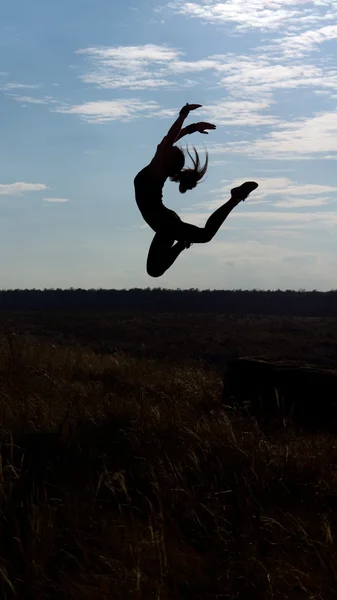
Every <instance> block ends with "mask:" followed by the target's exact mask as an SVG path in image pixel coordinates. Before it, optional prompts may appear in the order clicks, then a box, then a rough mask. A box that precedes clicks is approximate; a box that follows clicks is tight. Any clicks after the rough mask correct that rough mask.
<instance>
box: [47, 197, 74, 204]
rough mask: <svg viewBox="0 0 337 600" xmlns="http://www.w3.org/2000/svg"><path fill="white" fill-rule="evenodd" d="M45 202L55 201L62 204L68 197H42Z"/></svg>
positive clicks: (67, 200)
mask: <svg viewBox="0 0 337 600" xmlns="http://www.w3.org/2000/svg"><path fill="white" fill-rule="evenodd" d="M43 200H44V201H45V202H55V203H56V204H57V203H58V204H64V203H65V202H69V198H43Z"/></svg>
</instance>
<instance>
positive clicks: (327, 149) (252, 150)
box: [208, 112, 337, 160]
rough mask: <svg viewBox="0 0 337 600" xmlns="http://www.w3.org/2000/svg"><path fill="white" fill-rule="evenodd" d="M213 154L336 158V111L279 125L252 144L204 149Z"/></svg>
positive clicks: (257, 156) (217, 145) (287, 158)
mask: <svg viewBox="0 0 337 600" xmlns="http://www.w3.org/2000/svg"><path fill="white" fill-rule="evenodd" d="M208 151H209V152H210V153H213V154H227V153H241V154H246V155H248V156H251V157H254V158H263V159H264V160H269V159H272V160H275V159H278V160H294V159H313V158H321V159H337V112H325V113H321V114H317V115H315V116H314V117H309V118H306V119H298V120H294V121H292V122H284V123H279V125H277V126H276V127H275V130H274V131H272V132H271V133H269V134H267V135H266V136H265V137H263V138H260V139H257V140H255V141H252V140H251V139H250V140H246V141H241V142H228V143H227V144H226V145H225V146H224V145H222V144H213V145H210V146H209V147H208Z"/></svg>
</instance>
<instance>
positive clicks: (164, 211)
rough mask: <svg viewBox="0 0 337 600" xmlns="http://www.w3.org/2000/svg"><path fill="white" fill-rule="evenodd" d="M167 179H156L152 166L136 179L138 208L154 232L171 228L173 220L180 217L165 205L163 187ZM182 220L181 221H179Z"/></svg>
mask: <svg viewBox="0 0 337 600" xmlns="http://www.w3.org/2000/svg"><path fill="white" fill-rule="evenodd" d="M165 181H166V177H165V178H164V179H163V178H156V177H154V176H153V172H151V167H150V165H147V166H146V167H144V169H142V170H141V171H139V173H138V174H137V175H136V177H135V179H134V186H135V196H136V202H137V205H138V208H139V210H140V212H141V214H142V217H143V219H144V221H146V223H147V224H148V225H150V227H151V228H152V229H153V230H154V231H159V230H163V229H165V230H166V229H167V228H170V224H172V219H173V220H174V221H176V219H179V217H178V215H177V214H176V213H175V212H174V211H173V210H170V209H169V208H166V206H164V204H163V187H164V184H165ZM179 220H180V219H179Z"/></svg>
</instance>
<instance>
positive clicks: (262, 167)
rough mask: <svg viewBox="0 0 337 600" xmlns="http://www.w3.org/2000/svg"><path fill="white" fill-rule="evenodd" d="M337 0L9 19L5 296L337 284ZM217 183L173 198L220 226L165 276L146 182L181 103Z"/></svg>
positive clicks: (170, 192)
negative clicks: (140, 192) (233, 197)
mask: <svg viewBox="0 0 337 600" xmlns="http://www.w3.org/2000/svg"><path fill="white" fill-rule="evenodd" d="M336 23H337V4H336V2H335V0H317V1H308V0H298V1H297V2H294V1H292V0H265V1H263V0H228V1H227V2H226V1H224V2H217V1H213V0H198V1H195V2H193V1H192V2H185V1H184V0H177V1H174V0H173V1H171V2H168V3H166V2H165V0H163V1H162V2H158V0H149V1H145V0H137V2H136V1H135V0H130V1H126V2H120V3H119V2H117V1H114V2H111V0H95V1H94V0H58V2H46V1H45V0H31V1H30V2H29V3H27V2H25V1H24V0H11V2H7V3H5V5H4V7H3V8H2V15H1V23H0V73H1V74H0V110H1V115H2V126H1V146H0V159H1V160H0V217H1V218H0V236H1V245H2V254H3V257H4V258H3V261H2V268H1V288H2V289H6V288H24V287H28V288H34V287H36V288H44V287H54V288H56V287H63V288H67V287H70V286H73V287H84V288H91V287H94V288H97V287H102V288H132V287H148V286H150V287H157V286H161V287H170V288H177V287H180V288H190V287H199V288H200V289H203V288H211V289H214V288H216V289H224V288H225V289H226V288H245V289H249V288H261V289H275V288H276V289H277V288H280V289H287V288H292V289H299V288H304V289H314V288H315V289H321V290H327V289H332V288H336V287H337V285H336V274H337V236H336V233H337V175H336V165H337V163H336V159H337V112H336V99H337V25H336ZM186 102H191V103H194V102H195V103H200V104H202V105H203V108H202V109H200V110H199V111H198V112H196V113H194V114H192V115H191V119H190V121H195V120H209V121H211V122H214V123H215V124H216V125H217V130H216V131H215V132H210V135H209V136H207V137H206V136H201V135H198V134H195V135H194V136H193V138H192V137H190V138H189V139H188V141H189V143H194V144H195V145H196V146H197V148H198V149H200V151H201V153H202V152H203V148H204V147H205V146H206V147H207V149H208V151H209V154H210V166H209V170H208V174H207V179H206V181H205V182H203V183H202V184H201V185H200V186H198V188H197V189H196V190H193V191H192V192H189V193H187V194H185V195H181V194H179V191H178V188H177V186H176V185H175V184H173V183H170V182H168V183H167V184H166V186H165V188H164V202H165V203H166V205H167V206H169V207H170V208H173V209H174V210H176V211H177V212H178V213H179V214H180V216H182V217H183V218H184V219H185V220H188V221H190V222H192V223H195V224H200V225H203V224H204V222H205V221H206V220H207V218H208V216H209V214H210V213H211V212H212V210H214V209H215V208H216V207H218V206H220V204H221V203H223V202H225V201H226V200H227V199H228V197H229V190H230V188H231V187H233V185H235V184H237V183H242V182H243V181H245V180H249V179H254V180H256V181H258V182H259V185H260V187H259V189H258V190H257V191H256V192H254V193H253V194H252V196H251V197H250V198H249V199H248V200H247V201H246V202H245V203H242V204H240V205H239V206H238V207H237V208H236V210H235V211H234V212H233V213H232V214H231V215H230V216H229V218H228V220H227V221H226V223H225V224H224V226H223V227H222V229H221V230H220V231H219V233H218V234H217V236H216V238H214V240H213V241H212V242H210V243H209V244H205V245H197V244H195V245H193V246H192V247H191V248H190V249H189V250H187V251H185V252H184V253H182V254H181V255H180V257H179V258H178V260H177V262H176V263H175V264H174V265H173V266H172V268H171V269H170V270H169V271H168V272H167V273H166V274H165V275H164V276H163V277H162V278H160V279H151V278H150V277H149V276H148V275H147V274H146V270H145V263H146V255H147V251H148V247H149V245H150V242H151V239H152V237H153V232H152V230H150V228H148V227H147V226H145V225H144V223H143V222H142V218H141V215H140V213H139V212H138V209H137V205H136V203H135V200H134V191H133V179H134V176H135V175H136V173H137V172H138V171H139V170H140V169H141V168H142V167H143V166H145V165H146V164H147V163H148V162H149V161H150V160H151V157H152V155H153V153H154V151H155V148H156V145H157V143H158V142H159V141H160V139H161V138H162V137H163V135H165V133H166V131H167V129H168V128H169V127H170V125H171V122H172V121H173V120H174V119H175V118H176V115H177V113H178V111H179V110H180V108H181V106H182V105H183V104H185V103H186Z"/></svg>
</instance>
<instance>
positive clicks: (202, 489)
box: [0, 313, 337, 600]
mask: <svg viewBox="0 0 337 600" xmlns="http://www.w3.org/2000/svg"><path fill="white" fill-rule="evenodd" d="M1 327H2V331H3V332H4V336H3V339H2V340H1V342H0V426H1V434H0V435H1V437H0V441H1V483H0V494H1V505H0V507H1V512H0V597H1V598H4V600H7V599H20V600H21V599H23V600H33V599H34V600H40V599H42V598H52V599H54V598H55V599H59V598H60V599H61V598H62V599H66V600H68V599H69V600H82V599H83V600H89V599H93V600H96V599H97V600H108V599H109V600H110V599H111V598H123V599H124V598H125V599H130V600H133V599H135V600H136V599H137V600H138V599H139V600H140V599H142V600H143V599H144V600H145V599H146V600H147V599H150V598H154V599H158V600H159V599H160V600H180V599H184V600H185V599H186V600H189V599H191V600H192V599H193V600H206V599H212V600H215V599H222V598H223V599H225V598H228V599H231V600H232V599H236V598H237V599H246V598H247V600H248V599H250V600H254V599H259V600H264V599H268V600H269V599H270V600H281V599H282V600H286V599H291V600H292V599H294V600H297V599H303V600H308V599H312V600H313V599H315V600H318V599H319V600H329V599H330V598H336V597H337V551H336V545H335V544H336V534H337V441H336V439H335V438H334V437H332V436H329V435H327V434H325V433H324V432H322V433H321V434H320V435H315V436H313V435H309V434H307V433H306V432H305V431H303V432H301V433H296V434H291V433H290V432H289V430H287V431H285V430H282V429H280V430H275V431H273V432H269V433H268V435H267V434H266V433H263V432H261V431H260V430H259V429H258V427H257V425H256V424H255V422H254V421H253V420H250V419H246V420H242V419H240V418H239V417H238V416H237V417H236V416H235V415H231V416H229V415H227V414H226V412H225V411H224V410H223V407H222V406H221V403H220V400H219V398H220V396H221V387H222V381H221V370H222V365H223V364H224V362H225V361H226V360H227V359H228V358H232V357H233V356H236V355H243V354H244V355H248V354H254V353H264V354H265V353H270V354H273V355H279V356H289V357H296V358H302V359H303V358H306V359H308V360H311V361H316V362H320V363H323V362H326V363H328V364H330V365H332V364H336V358H335V356H336V344H337V342H336V340H337V336H336V332H337V324H336V321H334V320H332V319H331V320H326V321H324V320H323V319H281V318H275V319H272V318H268V319H263V318H262V317H261V318H257V317H254V318H248V317H247V318H246V319H245V318H243V317H242V318H239V317H230V316H227V317H226V316H221V315H213V316H210V315H209V316H207V315H204V316H200V317H198V316H196V315H184V316H183V317H182V318H181V320H179V318H177V316H176V315H175V316H170V315H157V316H155V315H149V316H147V317H144V316H142V317H137V316H130V315H124V316H123V315H113V316H109V315H103V316H97V315H96V316H95V315H86V314H84V313H83V314H81V315H79V316H76V315H71V314H68V315H61V314H49V315H48V314H46V313H43V314H35V315H30V316H27V315H24V314H16V315H15V314H2V315H1ZM10 331H16V332H19V334H17V335H16V336H12V335H9V334H8V335H7V333H6V332H10ZM20 332H21V333H20ZM109 346H111V347H114V349H115V350H114V353H113V354H108V353H107V349H108V347H109ZM104 348H105V349H106V350H105V351H104ZM116 349H117V350H116Z"/></svg>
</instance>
